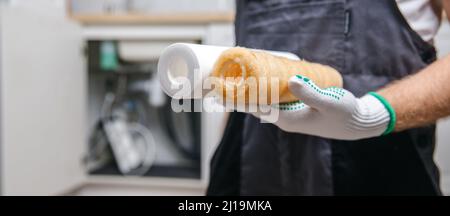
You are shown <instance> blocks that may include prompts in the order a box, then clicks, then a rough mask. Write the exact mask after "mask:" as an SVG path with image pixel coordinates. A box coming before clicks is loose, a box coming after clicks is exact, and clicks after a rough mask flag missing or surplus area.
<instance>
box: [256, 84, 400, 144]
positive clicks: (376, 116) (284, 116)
mask: <svg viewBox="0 0 450 216" xmlns="http://www.w3.org/2000/svg"><path fill="white" fill-rule="evenodd" d="M289 90H290V91H291V92H292V94H294V95H295V96H297V97H298V98H300V99H301V100H302V101H301V102H300V101H298V102H293V103H288V104H279V105H272V106H270V107H265V109H266V110H267V108H269V109H271V111H274V109H277V110H275V111H279V116H278V119H277V120H276V121H275V122H273V123H274V124H275V125H277V126H278V127H279V128H280V129H282V130H284V131H288V132H296V133H302V134H309V135H315V136H320V137H325V138H332V139H341V140H356V139H363V138H369V137H375V136H380V135H382V134H386V133H390V132H391V131H392V130H393V127H394V125H395V112H394V111H393V109H392V107H390V105H389V103H388V102H387V101H386V100H385V99H384V98H382V97H381V96H380V95H378V94H376V93H374V92H370V93H368V94H367V95H365V96H363V97H361V98H356V97H355V96H354V95H353V94H352V93H351V92H349V91H347V90H345V89H342V88H335V87H334V88H327V89H320V88H319V87H318V86H316V85H315V84H314V83H313V82H312V80H310V79H308V78H307V77H302V76H300V75H297V76H294V77H292V78H291V79H290V80H289ZM252 114H253V115H255V116H256V117H259V118H261V119H262V120H265V118H267V115H266V114H267V113H266V112H264V113H263V112H261V111H257V112H253V113H252Z"/></svg>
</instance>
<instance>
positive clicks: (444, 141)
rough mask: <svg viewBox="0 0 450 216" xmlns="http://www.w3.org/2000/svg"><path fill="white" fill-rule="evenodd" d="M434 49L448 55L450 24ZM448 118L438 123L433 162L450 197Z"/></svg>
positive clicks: (449, 125) (449, 126)
mask: <svg viewBox="0 0 450 216" xmlns="http://www.w3.org/2000/svg"><path fill="white" fill-rule="evenodd" d="M436 47H437V49H438V54H439V56H440V57H442V56H444V55H448V54H450V24H449V23H448V22H447V21H446V22H444V23H443V24H442V27H441V29H440V31H439V33H438V35H437V37H436ZM449 142H450V118H446V119H443V120H441V121H439V123H438V132H437V149H436V153H435V160H436V163H437V164H438V166H439V168H440V171H441V187H442V191H443V192H444V194H446V195H450V143H449Z"/></svg>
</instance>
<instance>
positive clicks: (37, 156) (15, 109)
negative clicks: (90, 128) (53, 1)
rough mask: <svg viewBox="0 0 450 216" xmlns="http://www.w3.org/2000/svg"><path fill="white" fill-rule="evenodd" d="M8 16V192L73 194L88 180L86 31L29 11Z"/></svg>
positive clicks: (3, 106) (4, 76) (0, 38)
mask: <svg viewBox="0 0 450 216" xmlns="http://www.w3.org/2000/svg"><path fill="white" fill-rule="evenodd" d="M0 17H1V20H0V22H1V23H0V47H1V49H0V50H1V54H0V61H1V62H0V65H1V68H0V72H1V77H0V80H1V83H0V89H1V90H0V91H1V97H0V100H1V103H0V112H1V117H0V121H1V143H0V146H1V156H0V159H1V174H0V178H1V186H2V187H1V190H2V191H1V192H2V194H6V195H24V194H25V195H52V194H58V193H62V192H65V191H66V190H68V189H70V188H71V187H73V186H75V185H78V184H79V183H80V182H81V181H82V180H83V179H84V178H85V175H84V172H83V168H82V163H81V159H82V153H83V150H84V147H85V142H86V137H85V132H86V129H85V125H86V124H85V120H86V119H85V118H86V115H85V104H86V103H85V101H86V100H85V97H86V96H85V91H86V84H85V83H86V81H85V80H86V74H85V71H84V67H85V64H84V60H83V56H82V37H81V29H80V28H79V27H78V26H77V25H76V24H73V23H70V22H68V21H66V20H64V19H63V18H60V17H47V16H46V15H44V14H38V13H36V12H31V11H28V10H26V9H19V8H11V7H10V8H3V9H1V12H0Z"/></svg>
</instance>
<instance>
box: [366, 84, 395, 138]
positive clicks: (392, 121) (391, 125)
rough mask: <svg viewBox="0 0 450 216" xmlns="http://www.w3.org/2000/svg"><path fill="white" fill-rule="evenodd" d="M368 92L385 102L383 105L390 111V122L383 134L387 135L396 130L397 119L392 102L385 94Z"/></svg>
mask: <svg viewBox="0 0 450 216" xmlns="http://www.w3.org/2000/svg"><path fill="white" fill-rule="evenodd" d="M368 94H369V95H372V96H373V97H375V98H376V99H378V100H379V101H380V102H381V103H382V104H383V106H384V107H385V108H386V110H387V111H388V113H389V124H388V126H387V128H386V130H385V131H384V132H383V135H387V134H389V133H391V132H392V131H394V128H395V123H396V121H397V119H396V115H395V110H394V108H392V106H391V104H389V102H388V101H387V100H386V99H385V98H384V97H383V96H381V95H379V94H378V93H376V92H369V93H368Z"/></svg>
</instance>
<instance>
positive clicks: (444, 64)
mask: <svg viewBox="0 0 450 216" xmlns="http://www.w3.org/2000/svg"><path fill="white" fill-rule="evenodd" d="M378 93H379V94H380V95H382V96H383V97H384V98H386V100H387V101H388V102H389V103H390V104H391V106H392V107H393V108H394V110H395V113H396V116H397V121H396V124H395V131H401V130H404V129H408V128H413V127H418V126H423V125H427V124H430V123H433V122H435V121H436V120H437V119H439V118H442V117H445V116H448V115H450V55H448V56H446V57H445V58H442V59H440V60H438V61H436V62H435V63H433V64H431V65H430V66H429V67H427V68H425V69H423V70H422V71H420V72H419V73H417V74H415V75H412V76H409V77H407V78H405V79H402V80H400V81H398V82H395V83H393V84H391V85H389V86H387V87H386V88H384V89H381V90H379V91H378Z"/></svg>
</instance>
